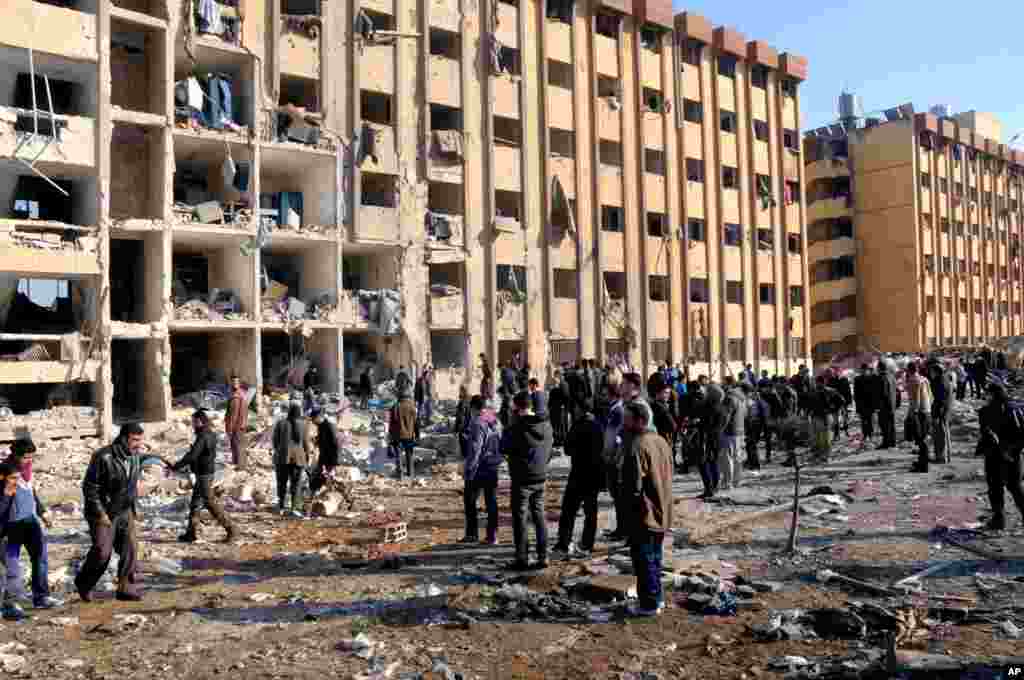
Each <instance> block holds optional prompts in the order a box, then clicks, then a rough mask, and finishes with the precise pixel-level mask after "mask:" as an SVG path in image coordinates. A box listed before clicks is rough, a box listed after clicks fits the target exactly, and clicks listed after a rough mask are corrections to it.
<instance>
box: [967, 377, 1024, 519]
mask: <svg viewBox="0 0 1024 680" xmlns="http://www.w3.org/2000/svg"><path fill="white" fill-rule="evenodd" d="M988 393H989V395H990V399H989V402H988V403H987V404H985V405H984V406H983V407H981V409H980V410H979V411H978V424H979V425H980V427H981V437H980V439H979V440H978V450H977V453H978V455H983V456H985V481H986V482H987V483H988V500H989V504H990V505H991V506H992V519H990V520H989V522H988V524H987V525H985V528H986V529H988V530H989V531H1002V530H1003V529H1005V528H1006V510H1005V503H1006V495H1005V494H1006V492H1007V491H1009V492H1010V496H1011V497H1012V498H1013V502H1014V503H1016V504H1017V510H1019V511H1020V514H1021V519H1024V488H1022V487H1021V473H1022V469H1021V463H1022V458H1021V446H1022V445H1024V442H1022V441H1021V440H1020V438H1019V437H1020V433H1019V432H1018V431H1017V428H1016V427H1014V425H1013V420H1012V419H1013V415H1012V414H1011V413H1010V405H1009V402H1008V400H1007V397H1006V388H1005V387H1003V386H1002V385H999V384H992V385H989V386H988Z"/></svg>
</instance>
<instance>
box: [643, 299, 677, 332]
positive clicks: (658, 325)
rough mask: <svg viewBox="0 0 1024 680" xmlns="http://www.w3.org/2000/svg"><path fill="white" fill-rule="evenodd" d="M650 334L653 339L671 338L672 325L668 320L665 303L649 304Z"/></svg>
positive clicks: (654, 302) (666, 304)
mask: <svg viewBox="0 0 1024 680" xmlns="http://www.w3.org/2000/svg"><path fill="white" fill-rule="evenodd" d="M649 309H650V313H651V316H650V324H651V325H650V332H651V337H653V338H670V337H672V323H671V321H670V320H669V314H668V303H667V302H656V301H652V302H650V306H649Z"/></svg>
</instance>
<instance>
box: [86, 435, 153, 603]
mask: <svg viewBox="0 0 1024 680" xmlns="http://www.w3.org/2000/svg"><path fill="white" fill-rule="evenodd" d="M142 433H143V431H142V426H140V425H139V424H138V423H128V424H126V425H124V426H122V427H121V432H120V433H119V434H118V436H117V439H115V440H114V443H113V444H111V445H110V446H105V447H103V448H102V449H99V450H98V451H96V453H94V454H93V456H92V460H91V461H90V462H89V468H88V469H87V470H86V472H85V479H84V481H83V482H82V495H83V497H84V500H85V507H84V510H85V519H86V521H88V522H89V533H90V534H91V536H92V547H91V548H90V549H89V554H88V555H86V558H85V563H84V564H83V565H82V567H81V569H79V571H78V576H77V577H76V578H75V587H76V588H77V589H78V595H79V597H81V598H82V600H83V601H84V602H89V601H90V599H91V597H90V593H91V592H92V589H93V588H94V587H96V583H97V582H99V580H100V577H101V576H103V574H104V572H106V570H107V565H108V564H110V555H111V553H112V552H117V554H118V556H119V558H120V559H119V560H118V563H117V595H116V598H117V599H118V600H126V601H130V602H137V601H139V600H141V599H142V595H141V594H139V592H138V591H137V590H136V589H135V587H134V585H135V578H136V573H135V567H136V563H135V558H136V549H137V544H136V540H137V539H136V535H135V503H136V497H137V493H138V486H139V480H140V477H141V473H142V465H141V459H140V455H139V454H140V453H141V451H142V446H143V444H142Z"/></svg>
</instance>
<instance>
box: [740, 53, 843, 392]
mask: <svg viewBox="0 0 1024 680" xmlns="http://www.w3.org/2000/svg"><path fill="white" fill-rule="evenodd" d="M777 73H778V72H777V71H775V70H772V69H769V70H768V73H767V82H766V83H765V88H764V97H765V111H766V112H767V120H766V121H765V122H766V123H767V124H768V143H767V144H766V145H765V146H766V147H767V149H768V171H769V172H768V188H769V191H771V195H772V197H773V198H774V199H775V205H769V207H768V219H769V222H770V223H771V226H772V271H771V275H772V280H773V281H775V282H776V284H778V285H779V286H780V287H781V288H782V290H780V291H778V298H777V299H776V301H775V357H774V359H775V367H774V371H775V372H776V373H779V372H783V373H786V374H787V375H788V371H789V366H788V364H787V361H786V358H787V357H788V356H789V348H788V347H787V346H786V342H787V341H788V339H789V313H790V309H791V307H790V299H789V288H790V286H792V285H794V284H793V283H792V282H790V280H789V259H788V258H789V243H788V237H787V234H786V225H785V222H784V220H783V218H782V214H783V212H784V210H785V206H784V205H783V202H782V201H780V200H779V197H781V196H782V182H784V181H785V178H784V177H782V176H781V175H779V174H778V173H777V172H776V171H777V170H779V169H780V168H781V167H782V159H781V157H780V156H781V154H780V149H779V144H778V140H779V139H780V137H781V136H782V133H781V132H780V130H779V127H780V126H779V118H778V113H777V111H776V105H777V101H776V100H777V98H778V96H779V84H778V83H779V81H778V75H777ZM750 91H751V93H753V89H751V90H750ZM751 96H753V94H751ZM753 123H754V121H753V116H750V121H749V125H750V126H751V128H752V126H753ZM773 140H774V143H773ZM754 146H755V144H754V142H753V141H751V143H750V148H751V158H753V155H754V150H753V149H754ZM753 193H754V195H753V196H752V197H751V200H752V201H753V203H754V205H755V206H757V209H760V206H759V205H758V203H759V200H758V197H757V194H756V192H753ZM805 195H806V192H805ZM854 236H856V234H854ZM758 274H760V272H758ZM804 286H805V288H804V310H805V311H804V313H805V315H807V314H809V312H810V306H811V301H810V288H809V287H808V286H807V284H806V282H805V283H804ZM810 342H811V339H810V338H809V337H808V338H807V343H808V345H810Z"/></svg>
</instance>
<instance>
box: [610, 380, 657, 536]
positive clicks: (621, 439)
mask: <svg viewBox="0 0 1024 680" xmlns="http://www.w3.org/2000/svg"><path fill="white" fill-rule="evenodd" d="M632 403H640V404H642V405H643V407H644V408H646V409H647V412H648V414H649V417H648V418H647V425H648V427H650V428H651V431H652V432H657V430H656V429H655V427H654V416H653V412H652V411H651V407H650V404H648V403H647V402H646V401H644V399H643V378H642V377H640V374H639V373H632V372H631V373H626V374H624V375H623V376H622V382H621V383H620V384H619V405H618V409H617V411H618V414H617V415H618V418H617V426H616V428H615V429H616V431H617V436H616V437H615V439H614V440H612V441H611V442H609V435H611V434H612V433H611V432H609V431H608V430H607V429H606V430H605V446H608V445H609V443H611V445H612V452H613V458H612V461H611V462H612V465H611V478H610V479H609V481H608V488H609V492H611V489H612V487H613V486H614V488H615V492H614V493H612V500H613V501H615V531H613V532H612V533H611V534H609V535H608V539H609V540H612V541H615V540H620V541H621V540H624V539H628V538H629V530H628V528H627V527H626V526H624V521H625V520H626V519H627V518H628V517H629V508H628V507H627V506H626V499H625V498H623V496H622V494H621V493H620V489H621V486H622V463H623V460H624V459H625V456H626V454H627V453H628V452H629V451H631V450H632V447H633V437H634V433H631V432H626V431H625V430H624V429H623V423H624V420H623V415H622V414H623V409H624V408H625V406H626V405H627V404H632Z"/></svg>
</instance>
